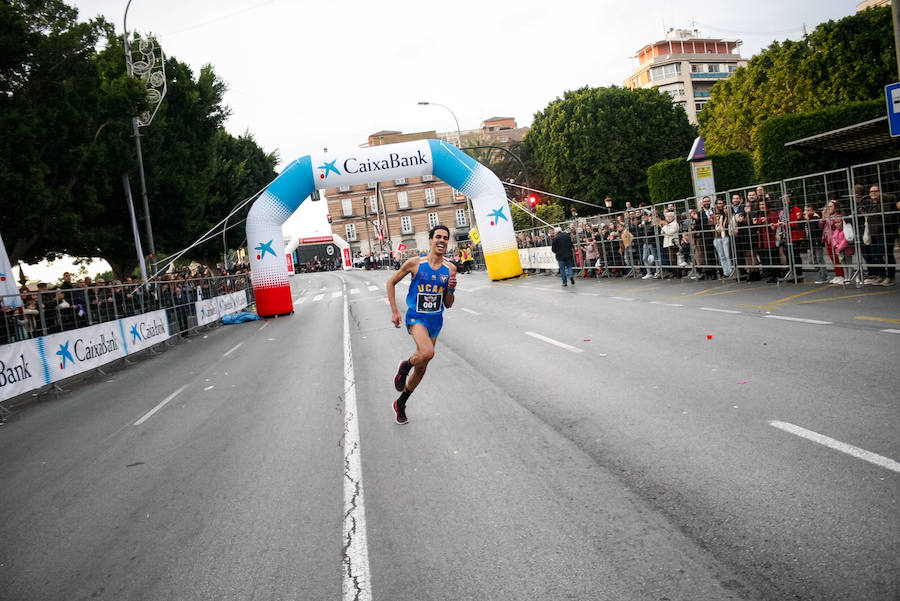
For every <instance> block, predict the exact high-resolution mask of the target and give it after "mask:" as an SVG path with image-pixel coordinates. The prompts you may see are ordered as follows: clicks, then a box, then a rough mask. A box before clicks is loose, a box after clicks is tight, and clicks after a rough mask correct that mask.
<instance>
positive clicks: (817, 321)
mask: <svg viewBox="0 0 900 601" xmlns="http://www.w3.org/2000/svg"><path fill="white" fill-rule="evenodd" d="M763 317H765V318H767V319H780V320H782V321H796V322H799V323H811V324H813V325H817V326H830V325H831V322H830V321H822V320H820V319H803V318H802V317H787V316H786V315H763Z"/></svg>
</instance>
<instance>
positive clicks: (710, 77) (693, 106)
mask: <svg viewBox="0 0 900 601" xmlns="http://www.w3.org/2000/svg"><path fill="white" fill-rule="evenodd" d="M741 44H742V42H741V40H722V39H717V38H705V37H701V36H700V32H699V31H697V30H696V29H694V30H686V29H670V30H669V31H668V32H667V33H666V37H665V39H662V40H659V41H657V42H653V43H652V44H647V45H646V46H644V47H643V48H641V49H640V50H638V51H637V54H636V55H635V57H634V58H635V59H636V60H637V68H636V69H635V70H634V72H633V73H632V74H631V75H630V76H628V78H627V79H626V80H625V81H624V82H623V84H622V85H623V87H626V88H632V89H636V88H657V89H658V90H659V91H660V92H665V93H667V94H669V96H671V97H672V102H673V103H675V104H678V105H680V106H682V107H684V110H685V112H686V113H687V116H688V120H689V121H690V122H691V123H694V124H696V123H697V116H698V115H699V114H700V112H701V111H702V110H703V107H705V106H706V103H707V102H708V101H709V95H710V90H711V89H712V87H713V85H715V84H716V82H718V81H721V80H723V79H727V78H728V77H730V76H731V74H732V73H734V72H735V70H736V69H737V68H738V67H745V66H747V60H746V59H744V58H742V57H741V55H740V53H739V50H740V46H741Z"/></svg>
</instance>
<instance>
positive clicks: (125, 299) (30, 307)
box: [0, 264, 252, 344]
mask: <svg viewBox="0 0 900 601" xmlns="http://www.w3.org/2000/svg"><path fill="white" fill-rule="evenodd" d="M218 271H219V274H218V275H216V276H213V275H212V274H211V273H210V270H209V269H207V268H205V267H203V266H202V265H200V266H198V267H196V268H195V269H193V270H191V269H189V268H182V269H178V270H173V271H171V272H169V273H166V274H165V275H164V276H163V277H161V278H160V279H158V280H154V281H152V282H150V283H149V284H147V283H146V281H140V280H137V279H135V278H132V277H128V278H125V280H124V281H122V280H112V281H110V282H107V281H106V280H105V279H104V278H102V277H98V278H97V279H96V280H93V279H92V278H90V277H87V276H86V277H84V278H81V279H78V280H76V281H74V282H73V281H72V275H71V274H70V273H68V272H66V273H65V274H63V278H62V281H61V282H60V283H59V284H58V285H57V286H55V287H53V288H50V287H49V286H48V285H47V283H45V282H39V283H38V284H37V289H36V290H31V289H29V288H28V287H26V286H22V287H21V288H20V289H19V292H20V297H21V300H22V306H21V307H13V303H12V302H11V299H8V298H0V344H8V343H10V342H17V341H20V340H26V339H29V338H36V337H38V336H44V335H47V334H55V333H57V332H62V331H65V330H71V329H75V328H81V327H85V326H89V325H94V324H98V323H103V322H107V321H113V320H116V319H120V318H122V317H129V316H133V315H138V314H141V313H146V312H149V311H155V310H157V309H166V311H167V314H168V318H169V324H170V329H171V330H172V331H177V332H179V333H180V334H181V335H182V336H186V335H187V331H188V330H189V326H190V317H191V316H192V315H193V314H194V302H195V301H198V300H202V299H204V298H212V297H214V296H217V295H220V294H226V293H229V292H233V291H237V290H242V289H250V290H251V292H252V287H251V286H250V277H249V271H250V267H249V265H247V264H239V265H235V266H234V267H232V268H231V269H228V270H226V269H224V268H223V267H221V266H220V267H219V268H218Z"/></svg>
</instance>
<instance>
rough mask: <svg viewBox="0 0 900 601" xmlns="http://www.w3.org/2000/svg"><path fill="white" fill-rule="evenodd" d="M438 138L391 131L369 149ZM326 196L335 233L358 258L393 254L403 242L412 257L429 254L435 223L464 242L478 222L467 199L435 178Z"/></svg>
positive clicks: (372, 184)
mask: <svg viewBox="0 0 900 601" xmlns="http://www.w3.org/2000/svg"><path fill="white" fill-rule="evenodd" d="M453 134H454V139H455V134H456V132H453ZM437 137H438V135H437V134H436V132H434V131H430V132H419V133H414V134H404V133H402V132H399V131H387V130H386V131H380V132H376V133H374V134H372V135H370V136H369V145H370V146H380V145H381V144H396V143H399V142H409V141H412V140H424V139H429V138H437ZM325 197H326V198H327V199H328V213H329V215H331V220H332V223H331V228H332V232H333V233H335V234H338V235H339V236H341V237H342V238H344V239H345V240H346V241H347V242H348V243H349V244H350V250H351V251H352V252H353V253H354V254H356V253H362V254H364V255H366V254H368V253H369V252H374V253H375V254H376V255H379V254H381V253H382V252H388V253H390V252H392V251H394V250H397V249H398V246H399V245H400V244H404V245H405V246H406V248H407V251H406V252H407V254H409V253H411V252H413V251H420V252H426V251H427V250H428V231H429V230H430V229H431V228H432V227H434V226H435V225H438V224H440V225H446V226H447V228H448V229H449V230H450V233H451V235H452V236H453V237H454V238H456V239H464V238H468V232H469V229H470V228H471V224H472V218H471V215H470V214H469V210H468V203H467V202H466V201H467V199H466V197H465V196H463V195H462V194H461V193H460V192H459V191H457V190H456V189H455V188H453V187H452V186H450V185H448V184H446V183H444V182H443V181H441V180H440V179H438V178H436V177H434V176H431V175H426V176H423V177H411V178H400V179H395V180H388V181H384V182H376V181H372V182H369V183H367V184H361V185H357V186H341V187H337V188H328V189H326V190H325ZM385 216H386V217H387V218H386V219H385ZM389 240H390V243H391V244H390V245H389V244H388V241H389Z"/></svg>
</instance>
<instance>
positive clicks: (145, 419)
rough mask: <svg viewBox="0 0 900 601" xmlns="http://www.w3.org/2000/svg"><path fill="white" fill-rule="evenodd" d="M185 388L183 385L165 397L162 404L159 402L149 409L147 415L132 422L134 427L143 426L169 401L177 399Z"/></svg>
mask: <svg viewBox="0 0 900 601" xmlns="http://www.w3.org/2000/svg"><path fill="white" fill-rule="evenodd" d="M187 387H188V385H187V384H185V385H184V386H182V387H181V388H179V389H178V390H176V391H175V392H173V393H172V394H170V395H169V396H167V397H166V398H164V399H163V400H162V402H161V403H160V404H159V405H157V406H156V407H154V408H153V409H151V410H150V411H148V412H147V413H145V414H144V416H143V417H142V418H141V419H139V420H137V421H136V422H134V425H135V426H140V425H141V424H143V423H144V422H145V421H147V420H148V419H150V418H151V417H153V414H154V413H156V412H157V411H159V410H160V409H162V408H163V407H165V406H166V403H168V402H169V401H171V400H172V399H174V398H175V397H177V396H178V395H179V394H181V391H182V390H184V389H185V388H187Z"/></svg>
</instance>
